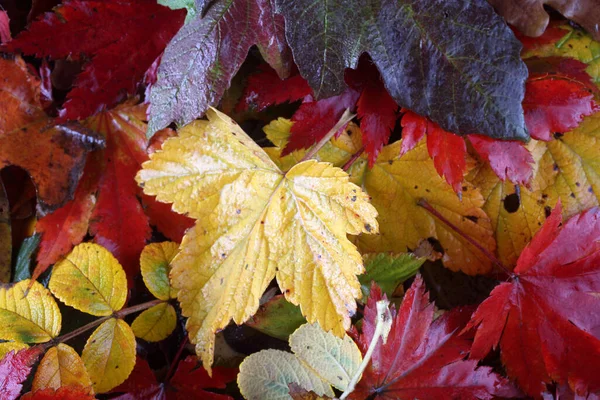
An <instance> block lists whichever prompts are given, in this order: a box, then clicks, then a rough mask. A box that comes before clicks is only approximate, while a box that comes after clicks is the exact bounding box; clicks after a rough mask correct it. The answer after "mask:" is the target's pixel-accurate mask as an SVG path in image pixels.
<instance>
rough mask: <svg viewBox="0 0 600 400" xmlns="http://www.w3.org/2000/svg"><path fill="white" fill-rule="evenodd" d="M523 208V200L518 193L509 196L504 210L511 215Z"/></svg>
mask: <svg viewBox="0 0 600 400" xmlns="http://www.w3.org/2000/svg"><path fill="white" fill-rule="evenodd" d="M520 206H521V199H520V198H519V195H518V194H516V193H513V194H509V195H508V196H506V197H505V198H504V209H505V210H506V211H508V212H509V213H511V214H512V213H516V212H517V211H518V210H519V207H520Z"/></svg>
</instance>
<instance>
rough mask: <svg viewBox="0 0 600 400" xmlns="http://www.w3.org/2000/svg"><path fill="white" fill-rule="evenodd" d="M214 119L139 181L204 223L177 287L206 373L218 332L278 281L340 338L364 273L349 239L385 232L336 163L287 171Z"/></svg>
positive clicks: (213, 114)
mask: <svg viewBox="0 0 600 400" xmlns="http://www.w3.org/2000/svg"><path fill="white" fill-rule="evenodd" d="M207 116H208V118H209V121H195V122H193V123H191V124H190V125H188V126H186V127H184V128H182V129H181V130H180V131H179V136H177V137H174V138H170V139H168V140H167V141H166V142H165V143H164V145H163V149H162V150H161V151H158V152H156V153H154V154H152V155H151V156H150V157H151V160H150V161H148V162H146V163H144V165H143V169H142V171H140V172H139V173H138V176H137V180H138V182H139V183H140V184H141V185H142V186H143V187H144V192H145V193H146V194H149V195H154V196H157V199H158V200H159V201H163V202H172V203H173V209H174V210H175V211H177V212H180V213H187V214H188V215H190V216H191V217H194V218H196V219H197V222H196V226H195V227H194V228H193V229H191V230H189V231H188V232H187V234H186V236H185V237H184V238H183V242H182V244H181V250H180V252H179V254H178V255H177V256H176V257H175V259H174V260H173V262H172V271H171V283H172V286H173V287H174V288H175V290H177V298H178V299H179V301H180V303H181V307H182V311H183V314H184V315H185V316H187V317H189V319H188V322H187V327H188V331H189V333H190V339H191V340H192V342H193V343H195V344H196V351H197V353H198V355H199V356H201V358H202V361H203V364H204V366H205V368H207V369H209V368H210V366H211V364H212V360H213V349H214V334H215V332H216V331H218V330H220V329H223V328H224V327H225V326H226V325H227V324H228V323H229V321H230V320H231V319H233V320H234V321H235V322H236V323H238V324H240V323H243V322H244V321H246V320H247V319H248V318H249V317H250V316H251V315H252V314H253V313H255V312H256V310H257V309H258V306H259V299H260V297H261V295H262V293H263V291H264V290H265V289H266V287H267V285H268V284H269V282H270V281H271V280H272V279H273V277H276V278H277V281H278V283H279V285H280V287H281V289H282V292H284V293H285V296H286V298H287V299H288V300H289V301H290V302H292V303H294V304H299V305H300V307H301V310H302V312H303V314H304V315H305V316H306V317H307V320H308V321H309V322H315V321H318V322H319V323H320V324H321V326H323V328H324V329H326V330H333V331H334V332H335V333H336V334H337V335H340V336H341V335H342V334H343V333H344V331H345V330H346V329H348V328H349V327H350V315H352V314H353V313H354V311H355V309H356V302H355V299H356V298H358V297H360V295H361V292H360V284H359V282H358V279H357V277H356V275H357V274H360V273H361V272H363V270H364V269H363V266H362V258H361V256H360V253H359V252H358V251H357V249H356V247H355V246H354V245H353V244H352V243H351V242H350V241H349V240H348V238H347V234H352V235H357V234H359V233H362V232H366V233H376V232H377V229H378V227H377V221H376V219H375V217H376V214H377V213H376V211H375V209H374V208H373V207H372V206H371V205H370V204H369V203H368V196H367V195H366V194H365V193H364V192H363V191H362V190H361V189H360V188H359V187H357V186H356V185H354V184H352V183H351V182H350V181H349V177H348V175H347V174H346V173H345V172H344V171H342V170H341V169H339V168H334V167H332V166H331V164H329V163H323V162H317V161H314V160H309V161H305V162H302V163H300V164H297V165H295V166H294V167H292V168H291V169H290V170H289V171H288V172H286V173H283V172H282V171H281V170H280V169H279V168H278V167H277V166H276V165H275V164H274V163H273V161H271V160H270V159H269V157H268V156H267V154H266V153H265V152H264V151H263V150H262V149H261V148H260V147H258V145H256V143H254V141H253V140H252V139H251V138H250V137H248V136H247V135H246V134H245V133H244V132H243V131H242V130H241V128H240V127H239V126H238V125H237V124H235V122H233V121H232V120H231V119H230V118H229V117H227V116H225V115H223V114H221V113H220V112H218V111H216V110H210V111H209V112H208V113H207ZM292 244H293V245H292Z"/></svg>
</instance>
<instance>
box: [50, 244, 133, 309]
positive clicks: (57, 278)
mask: <svg viewBox="0 0 600 400" xmlns="http://www.w3.org/2000/svg"><path fill="white" fill-rule="evenodd" d="M48 287H49V288H50V290H51V291H52V293H53V294H54V295H55V296H56V297H57V298H58V299H60V300H61V301H62V302H63V303H65V304H66V305H68V306H71V307H73V308H76V309H78V310H79V311H83V312H85V313H88V314H91V315H96V316H108V315H111V314H112V313H113V312H114V311H118V310H120V309H121V308H122V307H123V305H124V304H125V300H126V298H127V278H126V277H125V271H123V267H121V265H120V264H119V262H118V261H117V259H116V258H115V257H113V255H112V254H110V252H109V251H108V250H106V249H105V248H104V247H102V246H99V245H97V244H93V243H82V244H80V245H78V246H76V247H75V248H74V249H73V251H71V252H70V253H69V254H68V255H67V256H66V257H65V258H64V260H62V261H60V262H59V263H57V264H56V265H55V266H54V268H53V270H52V276H51V278H50V284H49V285H48Z"/></svg>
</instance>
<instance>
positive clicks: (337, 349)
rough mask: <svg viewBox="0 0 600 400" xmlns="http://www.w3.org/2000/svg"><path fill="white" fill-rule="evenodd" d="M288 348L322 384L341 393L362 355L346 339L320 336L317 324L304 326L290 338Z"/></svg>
mask: <svg viewBox="0 0 600 400" xmlns="http://www.w3.org/2000/svg"><path fill="white" fill-rule="evenodd" d="M290 347H291V349H292V351H293V352H294V353H295V354H296V357H298V358H299V359H301V360H302V361H303V362H304V364H306V365H308V366H310V367H311V368H312V369H313V370H314V371H316V372H317V373H318V375H319V376H320V377H321V378H323V379H324V380H325V381H326V382H329V384H331V385H332V386H334V387H335V388H337V389H339V390H341V391H344V390H346V388H347V387H348V384H349V383H350V381H351V380H352V377H353V376H354V374H355V373H356V371H357V370H358V367H359V366H360V363H361V362H362V354H361V353H360V350H359V349H358V346H356V343H354V341H353V340H352V339H350V337H349V336H348V335H344V337H343V338H338V337H336V336H333V335H332V334H331V333H328V332H324V331H323V330H322V329H321V327H320V326H319V325H317V324H305V325H302V326H301V327H300V328H298V329H297V330H296V332H294V333H293V334H292V335H291V336H290Z"/></svg>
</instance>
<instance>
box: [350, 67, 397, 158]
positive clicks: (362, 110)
mask: <svg viewBox="0 0 600 400" xmlns="http://www.w3.org/2000/svg"><path fill="white" fill-rule="evenodd" d="M345 79H346V82H347V83H348V85H349V86H350V87H352V88H354V89H355V90H357V91H360V92H361V93H360V97H359V98H358V102H357V104H356V106H357V110H356V111H357V116H358V118H359V120H360V129H361V131H362V135H363V143H364V144H365V151H366V152H367V154H368V155H369V167H372V166H373V164H375V160H376V159H377V155H378V154H379V152H380V151H381V148H382V147H383V146H384V145H386V144H387V143H388V141H389V140H390V134H391V132H392V130H393V129H394V125H396V120H397V119H398V113H397V111H398V104H396V101H395V100H394V99H393V98H392V96H390V94H389V93H388V92H387V90H386V89H385V86H384V84H383V80H382V79H381V75H380V74H379V71H378V70H377V67H376V66H375V64H373V63H372V62H371V60H370V59H368V58H367V57H366V56H363V57H361V59H360V61H359V63H358V68H357V69H356V70H353V69H349V70H346V74H345Z"/></svg>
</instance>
